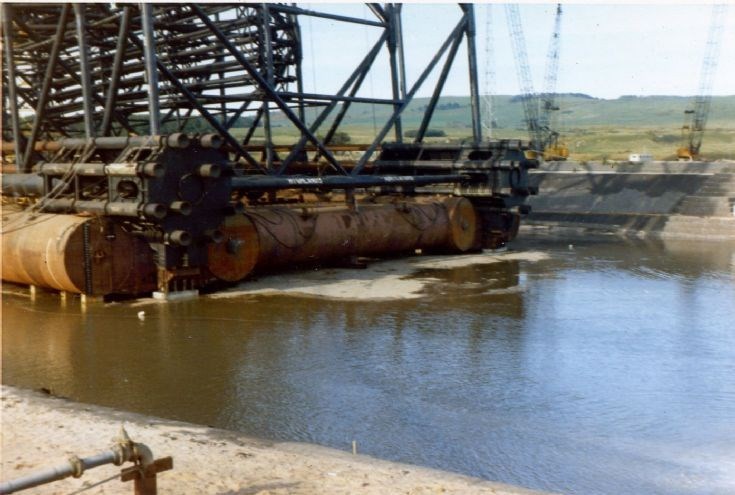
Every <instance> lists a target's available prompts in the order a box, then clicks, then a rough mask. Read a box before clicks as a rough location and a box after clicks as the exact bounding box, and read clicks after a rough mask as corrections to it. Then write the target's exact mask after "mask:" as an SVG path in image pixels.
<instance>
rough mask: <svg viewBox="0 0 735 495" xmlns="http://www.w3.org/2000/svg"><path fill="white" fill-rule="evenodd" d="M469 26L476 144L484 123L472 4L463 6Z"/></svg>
mask: <svg viewBox="0 0 735 495" xmlns="http://www.w3.org/2000/svg"><path fill="white" fill-rule="evenodd" d="M462 10H464V12H465V17H466V18H467V24H466V28H465V34H466V35H467V58H468V62H469V70H470V105H471V106H472V137H473V138H474V140H475V144H479V143H480V142H481V141H482V122H481V120H480V93H479V85H478V83H477V52H476V47H475V8H474V6H473V5H472V4H463V5H462Z"/></svg>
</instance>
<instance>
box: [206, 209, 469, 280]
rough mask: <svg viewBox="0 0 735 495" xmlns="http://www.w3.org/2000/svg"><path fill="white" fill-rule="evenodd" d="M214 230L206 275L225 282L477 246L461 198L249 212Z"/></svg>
mask: <svg viewBox="0 0 735 495" xmlns="http://www.w3.org/2000/svg"><path fill="white" fill-rule="evenodd" d="M221 230H222V232H223V234H224V239H223V242H222V243H220V244H217V245H212V246H210V248H209V270H210V271H211V272H212V274H213V275H214V276H215V277H217V278H218V279H220V280H224V281H228V282H235V281H238V280H241V279H243V278H245V277H246V276H247V275H248V274H250V273H251V272H253V271H255V270H263V269H268V268H274V267H284V266H289V265H298V264H308V263H316V262H328V261H332V262H335V261H339V260H343V259H346V258H350V257H352V256H375V255H386V254H392V253H396V254H398V253H405V252H412V251H414V250H416V249H423V250H429V251H438V252H454V253H460V252H465V251H468V250H471V249H474V248H477V247H478V243H479V236H478V218H477V214H476V212H475V209H474V207H473V206H472V204H471V203H470V202H469V201H468V200H467V199H464V198H443V199H434V200H431V201H426V202H416V201H411V200H406V201H399V202H397V203H392V204H360V205H359V206H358V208H357V209H356V210H352V209H349V208H347V207H343V208H342V209H330V210H327V211H314V212H309V211H308V210H307V211H303V210H299V209H293V208H288V207H282V206H272V207H257V208H249V209H247V210H246V212H245V213H244V214H243V215H238V216H235V217H231V218H229V219H228V220H227V221H226V222H225V225H223V226H222V228H221Z"/></svg>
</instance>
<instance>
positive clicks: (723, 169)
mask: <svg viewBox="0 0 735 495" xmlns="http://www.w3.org/2000/svg"><path fill="white" fill-rule="evenodd" d="M530 182H531V184H532V185H535V186H537V187H538V188H539V194H538V195H537V196H533V197H531V198H529V201H528V202H529V204H530V205H531V207H532V212H531V214H530V215H529V216H528V219H527V221H526V222H525V223H526V225H528V226H531V227H540V226H543V227H547V228H557V229H561V228H570V227H572V228H583V229H591V230H600V231H605V232H611V233H618V234H621V235H632V236H659V237H678V238H692V239H699V238H709V239H718V240H723V239H732V240H735V213H734V212H735V162H732V161H720V162H715V163H703V162H651V163H646V164H630V163H621V164H613V165H610V164H602V163H591V164H590V163H576V162H560V163H546V164H544V165H543V166H542V167H541V168H540V169H538V170H535V171H533V173H532V174H531V177H530Z"/></svg>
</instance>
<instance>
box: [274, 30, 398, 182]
mask: <svg viewBox="0 0 735 495" xmlns="http://www.w3.org/2000/svg"><path fill="white" fill-rule="evenodd" d="M387 37H388V34H387V33H386V32H383V34H382V36H381V37H380V38H379V39H378V41H377V42H376V43H375V45H373V48H372V49H371V50H370V51H369V52H368V53H367V55H365V58H363V59H362V62H360V64H359V65H358V66H357V68H355V70H354V71H353V72H352V74H350V77H348V78H347V81H345V83H344V84H343V85H342V87H341V88H340V89H339V91H337V95H336V96H337V97H342V96H343V95H344V94H345V92H346V91H347V89H348V88H349V87H350V85H353V84H355V89H354V91H355V92H356V91H357V89H359V84H360V83H361V82H362V79H364V77H365V74H367V72H368V71H369V70H370V68H371V67H372V65H373V62H374V61H375V58H376V57H377V55H378V52H379V51H380V47H381V46H382V45H383V43H384V42H385V40H386V39H387ZM336 106H337V99H336V98H335V99H334V100H333V101H332V102H331V103H330V104H329V105H327V107H326V108H325V109H324V110H322V112H321V113H320V114H319V115H318V116H317V118H316V119H315V120H314V122H313V123H312V124H311V127H310V130H311V131H312V132H316V131H317V129H319V126H321V125H322V123H323V122H324V121H325V120H326V118H327V116H328V115H329V114H330V113H331V112H332V110H334V108H335V107H336ZM343 107H346V108H343V111H346V110H347V108H349V103H348V104H347V105H343ZM340 120H341V119H340ZM337 125H339V122H337V121H336V120H335V123H334V124H332V128H331V129H330V132H329V134H328V136H329V138H325V140H324V143H325V144H326V143H328V142H329V139H331V136H332V135H333V134H334V130H335V129H336V126H337ZM306 140H307V136H306V135H305V134H303V133H302V135H301V139H299V142H298V143H296V145H295V146H294V147H293V150H292V151H291V153H290V154H289V155H288V157H286V159H285V160H284V161H283V164H282V165H281V168H280V170H279V171H278V174H279V175H280V174H282V173H283V172H285V171H286V169H287V168H288V166H289V165H290V164H291V162H292V161H293V160H294V158H295V157H297V156H298V155H299V153H301V152H302V151H303V149H304V145H306ZM317 157H318V154H317ZM340 172H342V173H345V174H346V173H347V172H346V171H344V169H342V170H340Z"/></svg>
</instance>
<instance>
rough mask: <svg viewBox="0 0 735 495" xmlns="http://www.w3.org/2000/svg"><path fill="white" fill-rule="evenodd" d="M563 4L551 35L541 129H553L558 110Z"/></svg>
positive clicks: (559, 5) (542, 95)
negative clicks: (555, 111) (555, 112)
mask: <svg viewBox="0 0 735 495" xmlns="http://www.w3.org/2000/svg"><path fill="white" fill-rule="evenodd" d="M561 13H562V10H561V4H557V6H556V17H555V18H554V30H553V31H552V33H551V42H550V43H549V52H548V55H547V56H546V71H545V74H544V92H543V93H542V94H541V102H540V103H541V110H540V113H539V116H540V125H541V128H542V129H543V128H546V129H549V130H550V129H552V128H553V126H552V122H551V121H552V116H553V113H552V112H553V111H554V110H558V107H557V106H556V101H555V100H556V80H557V76H558V74H559V49H560V46H561V43H560V34H561Z"/></svg>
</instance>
